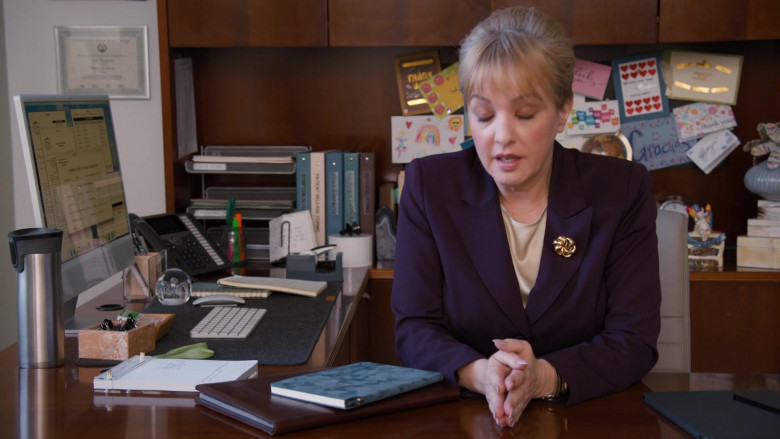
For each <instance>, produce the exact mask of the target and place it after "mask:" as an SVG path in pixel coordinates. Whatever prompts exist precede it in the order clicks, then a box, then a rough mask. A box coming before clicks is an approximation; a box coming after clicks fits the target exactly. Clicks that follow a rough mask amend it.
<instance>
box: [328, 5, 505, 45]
mask: <svg viewBox="0 0 780 439" xmlns="http://www.w3.org/2000/svg"><path fill="white" fill-rule="evenodd" d="M489 10H490V8H489V4H488V2H487V1H486V0H372V1H365V0H329V2H328V14H329V19H330V23H329V36H330V37H329V43H330V46H331V47H345V46H364V47H365V46H457V45H458V44H460V41H461V40H462V39H463V37H465V36H466V34H467V33H468V32H469V30H471V28H472V27H474V25H475V24H477V22H479V20H481V19H482V18H484V17H485V16H487V14H488V12H489Z"/></svg>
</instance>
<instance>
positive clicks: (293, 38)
mask: <svg viewBox="0 0 780 439" xmlns="http://www.w3.org/2000/svg"><path fill="white" fill-rule="evenodd" d="M167 4H168V8H167V17H168V42H169V45H170V47H244V46H253V47H264V46H327V45H328V30H327V26H328V7H327V6H328V5H327V2H325V1H323V0H285V1H284V2H283V3H280V2H279V1H277V0H168V1H167Z"/></svg>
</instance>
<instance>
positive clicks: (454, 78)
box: [420, 63, 463, 119]
mask: <svg viewBox="0 0 780 439" xmlns="http://www.w3.org/2000/svg"><path fill="white" fill-rule="evenodd" d="M458 64H459V63H455V64H452V65H451V66H449V67H447V68H446V69H444V70H442V71H441V72H439V73H437V74H436V75H434V76H433V78H431V79H429V80H427V81H425V82H423V83H422V84H420V90H421V91H422V94H423V97H424V98H425V99H426V100H427V101H428V106H429V107H430V108H431V111H433V115H434V116H436V117H438V118H439V119H441V118H444V117H446V116H448V115H450V114H452V113H454V112H456V111H458V110H459V109H461V108H462V107H463V94H461V92H460V89H458Z"/></svg>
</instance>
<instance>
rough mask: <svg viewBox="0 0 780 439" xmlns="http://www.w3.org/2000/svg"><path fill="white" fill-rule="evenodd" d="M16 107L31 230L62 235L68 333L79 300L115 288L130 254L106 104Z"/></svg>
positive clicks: (41, 99) (30, 101)
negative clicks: (98, 290)
mask: <svg viewBox="0 0 780 439" xmlns="http://www.w3.org/2000/svg"><path fill="white" fill-rule="evenodd" d="M14 103H15V107H16V116H17V121H18V123H19V132H20V137H21V140H22V146H23V148H24V151H23V154H24V160H25V165H26V172H27V177H28V180H29V186H30V195H31V198H32V204H33V214H34V222H35V224H34V225H32V226H30V227H51V228H56V229H60V230H62V231H63V241H62V251H61V255H62V282H63V293H64V300H65V303H64V305H63V312H64V314H65V316H64V317H65V325H66V329H74V328H73V326H79V325H78V324H77V323H76V322H75V321H74V319H73V316H74V314H75V308H76V303H77V299H78V295H79V294H81V293H83V292H84V291H86V290H88V289H90V288H93V287H96V286H100V284H101V283H106V282H107V281H109V279H115V280H114V283H116V279H118V278H119V276H121V275H119V273H121V272H122V270H123V269H124V268H126V267H128V266H129V265H130V264H132V261H133V256H134V249H133V244H132V239H131V235H130V229H129V222H128V216H127V205H126V202H125V193H124V187H123V184H122V174H121V171H120V168H119V155H118V153H117V145H116V137H115V134H114V123H113V120H112V119H111V107H110V102H109V99H108V96H87V95H74V96H64V95H19V96H15V97H14ZM25 227H27V225H25ZM104 287H106V288H107V287H108V286H105V285H104ZM75 329H78V328H75Z"/></svg>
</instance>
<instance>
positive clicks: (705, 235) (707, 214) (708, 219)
mask: <svg viewBox="0 0 780 439" xmlns="http://www.w3.org/2000/svg"><path fill="white" fill-rule="evenodd" d="M687 210H688V215H690V216H691V218H693V220H694V221H695V224H694V226H693V233H694V235H698V236H699V237H700V238H701V240H702V241H709V240H710V234H711V233H712V207H710V205H709V204H707V206H705V207H704V209H702V208H701V206H699V205H698V204H694V205H693V206H688V209H687Z"/></svg>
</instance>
